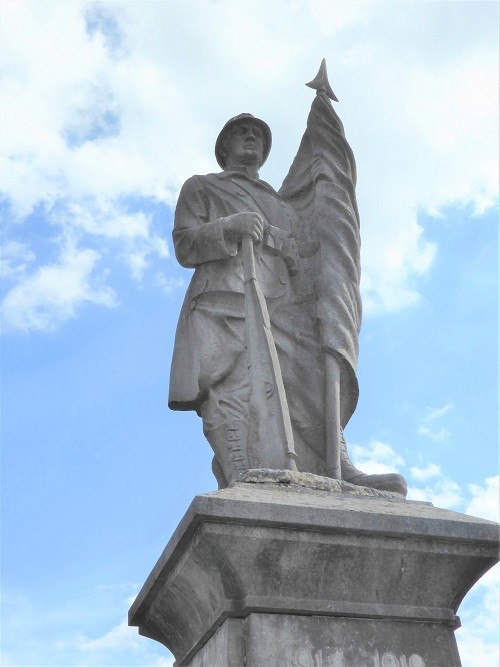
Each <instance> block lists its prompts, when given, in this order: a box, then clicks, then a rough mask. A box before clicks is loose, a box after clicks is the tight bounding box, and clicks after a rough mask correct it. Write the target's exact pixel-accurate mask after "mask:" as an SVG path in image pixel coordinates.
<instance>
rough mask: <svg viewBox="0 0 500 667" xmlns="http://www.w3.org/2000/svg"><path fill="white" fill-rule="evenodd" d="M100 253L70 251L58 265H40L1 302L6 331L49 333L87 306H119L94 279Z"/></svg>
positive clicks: (108, 289)
mask: <svg viewBox="0 0 500 667" xmlns="http://www.w3.org/2000/svg"><path fill="white" fill-rule="evenodd" d="M98 260H99V254H98V253H97V252H96V251H94V250H89V249H87V250H76V249H74V248H72V247H69V248H67V249H66V250H64V251H63V253H62V254H61V257H60V259H59V262H58V263H57V264H51V265H46V266H41V267H40V268H39V269H38V270H37V271H36V272H35V273H34V274H33V275H31V276H29V277H28V278H26V279H25V280H24V281H23V282H22V283H20V284H18V285H16V286H15V287H13V288H12V289H11V290H10V291H9V292H8V294H7V295H6V297H5V298H4V300H3V303H2V310H3V322H4V325H5V326H6V328H15V329H22V330H25V331H33V330H45V331H50V330H52V329H54V328H55V327H57V326H58V325H59V324H61V323H62V322H64V321H66V320H68V319H70V318H72V317H75V315H76V314H77V312H78V309H79V308H80V307H81V306H82V305H83V304H84V303H94V304H99V305H101V306H107V307H108V308H109V307H114V306H116V305H117V301H116V298H115V294H114V292H113V290H112V289H111V288H110V287H107V286H104V285H100V284H99V283H98V282H97V281H96V280H91V274H92V272H93V270H94V267H95V265H96V263H97V262H98Z"/></svg>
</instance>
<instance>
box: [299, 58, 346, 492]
mask: <svg viewBox="0 0 500 667" xmlns="http://www.w3.org/2000/svg"><path fill="white" fill-rule="evenodd" d="M306 86H308V87H309V88H312V89H313V90H316V95H325V96H326V97H329V98H330V99H331V100H333V101H334V102H338V98H337V96H336V95H335V93H334V92H333V90H332V88H331V86H330V83H329V81H328V73H327V70H326V60H325V58H323V60H322V61H321V65H320V68H319V71H318V73H317V75H316V76H315V78H314V79H313V80H312V81H310V82H309V83H306ZM324 360H325V458H326V474H327V475H328V476H329V477H332V478H333V479H342V470H341V448H342V428H341V424H340V402H341V401H340V399H341V397H340V366H339V362H338V359H337V357H336V356H335V355H334V354H331V353H330V352H326V351H325V352H324Z"/></svg>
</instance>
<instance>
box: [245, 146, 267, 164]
mask: <svg viewBox="0 0 500 667" xmlns="http://www.w3.org/2000/svg"><path fill="white" fill-rule="evenodd" d="M261 160H262V155H260V153H259V151H256V150H253V148H246V149H245V150H244V152H243V154H242V156H241V161H242V162H243V164H260V162H261Z"/></svg>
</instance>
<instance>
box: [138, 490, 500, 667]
mask: <svg viewBox="0 0 500 667" xmlns="http://www.w3.org/2000/svg"><path fill="white" fill-rule="evenodd" d="M357 493H360V492H357ZM361 493H362V492H361ZM497 560H498V530H497V526H496V524H495V523H493V522H490V521H485V520H483V519H477V518H474V517H470V516H466V515H464V514H458V513H456V512H450V511H447V510H441V509H437V508H435V507H433V506H432V505H431V504H430V503H420V502H411V501H403V500H398V499H396V498H390V497H377V496H376V495H375V496H373V497H370V496H363V495H356V491H352V492H340V493H332V492H330V491H320V490H311V489H304V488H301V487H299V486H296V485H286V484H249V483H244V484H243V483H242V484H236V486H235V487H233V488H230V489H224V490H223V491H217V492H215V493H208V494H202V495H200V496H197V497H196V498H195V499H194V501H193V503H192V504H191V507H190V508H189V510H188V511H187V513H186V515H185V516H184V518H183V519H182V521H181V523H180V524H179V526H178V528H177V530H176V531H175V533H174V535H173V537H172V539H171V540H170V542H169V544H168V545H167V547H166V549H165V551H164V553H163V554H162V556H161V558H160V559H159V561H158V563H157V564H156V566H155V568H154V569H153V571H152V573H151V574H150V576H149V577H148V579H147V581H146V583H145V584H144V586H143V588H142V590H141V592H140V593H139V595H138V597H137V599H136V601H135V602H134V605H133V606H132V608H131V610H130V617H129V621H130V624H131V625H136V626H139V632H140V633H141V634H142V635H145V636H147V637H151V638H152V639H156V640H157V641H159V642H161V643H162V644H164V645H165V646H167V647H168V648H169V649H170V650H171V651H172V652H173V654H174V655H175V657H176V663H175V664H176V665H190V666H191V667H226V666H231V667H243V665H246V667H278V666H281V665H283V666H285V665H286V666H289V667H292V666H293V667H327V666H330V667H333V666H334V667H364V666H366V667H372V666H373V667H447V666H458V665H460V664H461V663H460V659H459V656H458V651H457V646H456V641H455V637H454V630H455V629H456V628H457V627H458V626H459V621H458V618H457V617H456V616H455V614H456V611H457V608H458V606H459V604H460V602H461V600H462V598H463V597H464V595H465V594H466V592H467V591H468V590H469V589H470V587H471V586H472V585H473V584H474V583H475V582H476V581H477V580H478V579H479V578H480V577H481V575H482V574H483V573H484V572H486V571H487V570H488V569H489V568H490V567H491V566H492V565H493V564H494V563H495V562H497Z"/></svg>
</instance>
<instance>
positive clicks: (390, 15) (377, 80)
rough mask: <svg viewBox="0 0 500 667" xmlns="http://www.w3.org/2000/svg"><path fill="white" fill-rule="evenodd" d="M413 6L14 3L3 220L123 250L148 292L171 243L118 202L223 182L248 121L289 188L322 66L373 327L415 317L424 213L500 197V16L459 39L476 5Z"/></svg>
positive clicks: (268, 172)
mask: <svg viewBox="0 0 500 667" xmlns="http://www.w3.org/2000/svg"><path fill="white" fill-rule="evenodd" d="M420 5H421V3H418V2H408V3H404V9H402V10H401V11H400V12H394V11H393V8H392V7H391V6H390V5H387V4H386V3H373V2H367V3H361V2H359V3H352V2H335V3H322V2H306V1H302V0H294V1H293V2H286V1H285V0H276V2H273V3H265V4H264V3H262V2H255V3H253V4H252V8H253V10H254V11H252V12H244V13H243V12H242V9H241V6H240V4H239V3H234V2H218V3H201V4H197V5H196V7H197V11H192V5H191V4H190V3H125V2H115V3H102V4H101V3H99V4H87V3H81V2H74V3H58V2H46V3H43V6H42V4H41V3H36V2H31V3H28V2H25V3H4V7H3V10H2V11H3V34H2V55H3V61H4V77H3V90H2V101H3V109H4V110H3V116H2V128H3V138H2V148H3V151H4V153H5V156H6V157H5V166H4V169H3V182H2V187H3V192H4V195H5V197H6V198H7V199H8V202H9V205H10V207H11V210H12V211H13V213H14V215H16V216H17V218H18V219H19V221H21V222H23V221H24V224H32V223H31V222H30V221H29V220H26V218H27V216H28V215H29V214H30V213H31V212H33V211H34V210H35V209H36V210H39V211H43V212H45V214H46V213H47V212H49V211H52V215H51V216H50V224H51V225H53V226H54V227H53V229H54V235H55V236H56V237H57V236H58V229H57V228H58V227H59V228H66V227H71V228H72V229H73V231H74V233H77V235H78V239H79V247H81V248H82V249H88V248H90V247H92V241H93V240H95V237H96V236H98V237H99V238H100V240H101V242H102V243H104V244H106V246H107V247H110V246H111V244H116V243H121V244H122V247H121V249H120V250H118V252H113V256H119V257H122V258H123V259H124V261H125V262H126V264H127V265H128V266H129V268H130V272H131V274H132V276H133V277H134V278H136V279H141V278H142V277H143V275H145V274H146V272H147V270H148V268H149V267H150V266H153V270H154V271H156V267H154V262H155V261H157V260H158V259H160V258H161V257H162V256H164V255H163V254H162V253H163V252H164V249H162V248H161V244H160V243H159V241H158V239H159V237H160V236H162V237H165V236H166V235H167V234H166V233H165V232H166V230H163V231H162V232H161V233H160V232H158V231H157V230H155V229H154V226H153V225H152V223H151V219H150V216H149V214H146V213H144V212H141V210H138V211H136V212H132V213H131V212H130V211H128V210H127V206H126V202H127V201H129V200H130V199H131V198H132V199H134V200H136V201H138V202H139V204H138V208H139V209H140V207H141V205H142V204H143V202H144V201H147V202H148V203H149V204H150V205H156V204H158V203H159V202H162V203H166V204H168V205H171V206H172V205H173V204H174V203H175V200H176V196H177V192H178V190H179V187H180V185H181V184H182V182H183V181H184V180H185V179H186V178H187V177H188V176H190V175H191V174H192V173H206V172H207V171H211V170H214V169H216V168H217V167H216V165H215V162H214V158H213V142H214V138H215V136H216V135H217V132H218V131H219V129H220V127H221V125H222V123H223V122H224V121H225V120H226V119H227V117H229V116H231V115H234V114H235V113H239V112H241V111H242V110H248V111H252V112H253V113H256V114H257V115H261V116H265V117H266V119H267V120H269V122H270V124H271V127H272V128H273V129H274V145H275V151H273V154H272V155H271V159H270V160H269V162H268V165H266V168H265V172H264V173H263V177H264V178H266V179H267V180H270V181H271V182H272V183H273V184H274V185H279V183H280V182H281V180H282V178H283V177H284V175H285V174H286V171H287V169H288V166H289V164H290V162H291V160H292V158H293V156H294V154H295V152H296V149H297V147H298V143H299V139H300V136H301V134H302V132H303V130H304V127H305V121H306V116H307V112H308V107H309V104H310V102H311V100H312V97H311V91H309V90H308V89H306V88H305V87H304V86H303V82H304V81H307V80H310V79H311V78H312V77H313V76H314V74H315V70H316V67H317V66H318V64H319V62H320V60H321V57H323V56H325V55H326V56H327V58H328V62H329V65H330V75H331V76H330V78H331V83H332V86H333V88H334V89H335V90H336V91H337V92H338V94H339V96H340V98H341V100H342V103H341V105H339V106H338V110H339V113H340V114H341V116H342V118H343V120H344V122H345V124H346V127H347V135H348V139H349V140H350V142H351V144H352V146H353V149H354V151H355V154H356V157H357V162H358V167H359V181H358V197H359V204H360V210H361V215H362V226H363V231H362V234H363V247H362V253H363V286H362V287H363V294H364V307H365V312H366V313H368V314H370V313H372V314H373V313H381V312H387V311H395V310H397V309H400V308H403V307H407V306H410V305H412V304H415V303H417V302H418V301H419V280H420V278H421V277H422V276H423V275H424V274H425V273H426V272H427V271H428V270H429V268H430V267H431V266H432V263H433V261H434V258H435V256H436V253H437V252H438V248H437V247H436V246H435V244H433V243H431V242H430V241H429V240H428V239H426V238H425V235H424V232H423V229H422V227H421V225H420V224H419V222H418V211H419V210H423V211H428V212H431V213H433V214H435V215H439V214H440V212H441V211H442V210H443V208H444V207H446V206H448V205H450V204H452V203H454V204H456V203H462V204H464V205H465V204H472V205H473V206H474V207H475V209H476V211H477V212H480V211H483V210H484V209H485V208H486V207H488V206H490V205H491V204H492V203H493V202H494V200H495V197H496V192H497V141H496V137H497V100H496V88H497V80H498V76H497V71H498V70H497V68H498V65H497V57H496V56H497V53H496V51H497V46H496V41H495V39H496V37H495V38H493V37H492V38H491V39H489V38H488V35H489V32H488V30H487V28H488V25H489V23H488V22H489V21H491V20H493V21H494V19H491V18H490V19H488V15H489V13H490V11H491V10H490V9H489V7H488V6H487V5H482V10H481V12H480V13H477V14H474V25H475V26H476V28H477V29H476V30H474V31H470V30H468V31H467V30H466V26H468V25H469V24H470V19H471V18H472V17H471V10H470V8H469V7H468V3H454V4H453V5H448V7H447V9H446V11H445V9H444V8H443V6H442V3H431V4H429V3H427V4H426V5H425V11H423V10H422V7H421V6H420ZM401 7H403V5H401ZM260 10H262V11H260ZM492 13H494V11H493V12H492ZM284 17H286V18H284ZM467 17H469V18H467ZM451 19H453V21H452V20H451ZM86 22H87V23H86ZM445 24H446V27H447V29H446V31H442V32H440V31H439V30H437V29H436V26H443V25H445ZM62 26H64V28H63V27H62ZM410 26H411V29H410V28H409V27H410ZM443 35H444V36H443ZM207 36H209V37H207ZM403 36H404V39H403ZM242 45H244V47H245V48H242ZM173 54H175V57H174V56H173ZM381 91H390V96H388V95H384V94H381ZM292 100H293V103H291V101H292ZM54 207H55V209H54ZM76 209H79V210H80V215H73V216H70V217H68V216H67V215H66V216H63V215H59V214H58V213H57V212H56V211H58V212H59V213H60V212H61V210H64V211H65V212H66V213H67V212H68V211H71V210H73V211H74V210H76ZM85 210H88V211H89V212H90V211H91V212H92V213H91V214H90V213H89V214H88V215H83V214H82V211H85ZM111 211H114V212H115V214H114V215H112V214H111V213H110V212H111ZM16 238H17V237H16ZM112 247H113V249H114V250H116V248H115V245H113V246H112ZM28 251H29V252H30V251H31V252H33V251H34V249H33V248H31V247H29V248H28ZM103 255H104V253H103ZM110 280H112V276H111V277H110ZM61 321H62V320H61ZM432 434H434V435H435V437H436V438H444V437H445V436H446V433H445V432H444V431H442V430H441V431H439V430H438V431H432ZM426 435H428V436H429V437H432V435H431V433H426Z"/></svg>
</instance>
